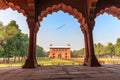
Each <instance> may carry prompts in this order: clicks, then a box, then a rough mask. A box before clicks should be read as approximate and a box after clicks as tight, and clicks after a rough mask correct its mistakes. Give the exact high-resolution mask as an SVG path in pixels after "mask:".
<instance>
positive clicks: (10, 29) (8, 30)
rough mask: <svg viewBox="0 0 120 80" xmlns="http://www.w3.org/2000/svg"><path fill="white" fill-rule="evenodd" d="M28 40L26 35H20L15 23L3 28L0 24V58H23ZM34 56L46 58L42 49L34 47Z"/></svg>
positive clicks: (12, 22)
mask: <svg viewBox="0 0 120 80" xmlns="http://www.w3.org/2000/svg"><path fill="white" fill-rule="evenodd" d="M28 43H29V38H28V35H27V34H24V33H21V30H20V29H19V26H18V25H17V24H16V21H14V20H12V21H11V22H10V23H9V24H8V25H6V26H4V25H3V23H2V22H0V57H4V58H6V59H7V60H6V61H7V62H9V58H11V57H12V58H14V61H16V57H22V58H25V57H26V56H27V53H28ZM36 54H37V56H38V57H45V56H48V55H47V53H46V52H45V51H44V49H43V48H42V47H39V46H36Z"/></svg>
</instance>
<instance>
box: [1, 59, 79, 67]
mask: <svg viewBox="0 0 120 80" xmlns="http://www.w3.org/2000/svg"><path fill="white" fill-rule="evenodd" d="M23 64H24V62H16V63H0V67H6V66H22V65H23ZM38 64H39V65H41V66H51V65H56V66H57V65H58V66H61V65H79V64H80V63H79V62H76V61H71V60H62V59H39V60H38Z"/></svg>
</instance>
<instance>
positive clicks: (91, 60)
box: [83, 57, 101, 67]
mask: <svg viewBox="0 0 120 80" xmlns="http://www.w3.org/2000/svg"><path fill="white" fill-rule="evenodd" d="M83 65H84V66H90V67H100V66H101V64H100V63H99V62H98V60H97V58H96V57H93V58H89V59H88V61H84V63H83Z"/></svg>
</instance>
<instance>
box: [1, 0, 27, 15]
mask: <svg viewBox="0 0 120 80" xmlns="http://www.w3.org/2000/svg"><path fill="white" fill-rule="evenodd" d="M7 8H11V9H13V10H17V11H18V12H19V13H22V14H23V15H24V16H27V15H26V12H25V10H23V9H22V8H21V7H20V6H19V5H15V4H14V3H12V2H7V1H6V0H1V1H0V10H5V9H7Z"/></svg>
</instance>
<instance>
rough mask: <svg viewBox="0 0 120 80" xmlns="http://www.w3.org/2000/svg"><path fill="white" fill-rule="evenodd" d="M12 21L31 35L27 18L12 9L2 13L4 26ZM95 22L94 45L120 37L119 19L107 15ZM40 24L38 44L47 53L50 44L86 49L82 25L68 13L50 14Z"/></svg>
mask: <svg viewBox="0 0 120 80" xmlns="http://www.w3.org/2000/svg"><path fill="white" fill-rule="evenodd" d="M11 20H16V22H17V24H18V25H19V26H20V27H19V28H20V29H21V30H22V32H23V33H25V34H28V33H29V29H28V25H27V22H26V17H24V16H23V15H22V14H21V13H18V12H17V11H13V10H12V9H7V10H1V11H0V21H2V22H3V23H4V25H6V24H8V23H9V22H10V21H11ZM95 22H96V24H95V27H94V30H93V36H94V37H93V38H94V43H98V42H100V43H102V44H107V43H108V42H112V43H115V42H116V39H117V38H118V37H120V21H119V20H118V19H117V18H115V17H113V16H111V15H108V14H106V13H105V14H103V15H100V16H98V17H97V18H96V19H95ZM40 24H41V26H40V29H39V31H38V35H37V44H38V45H40V46H41V47H43V48H44V49H45V50H46V51H48V50H49V45H50V44H53V45H54V46H66V45H67V44H70V45H71V49H72V50H74V49H76V50H78V49H80V48H83V47H84V37H83V34H82V31H81V29H80V24H79V23H78V21H77V20H76V19H75V18H74V17H73V16H71V15H69V14H68V13H64V12H62V11H58V12H57V13H53V14H49V15H48V16H47V17H45V18H43V20H42V22H40ZM62 25H64V26H63V27H62V28H60V29H57V28H58V27H61V26H62Z"/></svg>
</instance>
